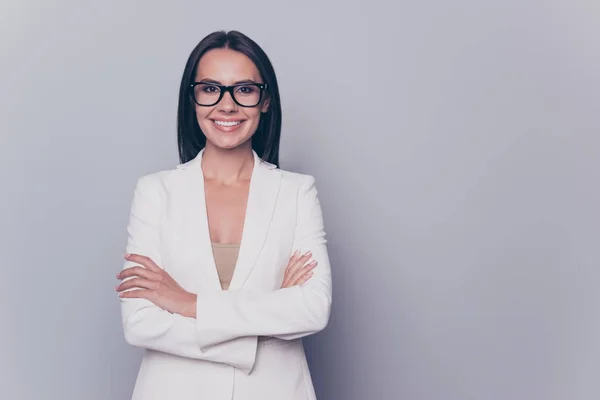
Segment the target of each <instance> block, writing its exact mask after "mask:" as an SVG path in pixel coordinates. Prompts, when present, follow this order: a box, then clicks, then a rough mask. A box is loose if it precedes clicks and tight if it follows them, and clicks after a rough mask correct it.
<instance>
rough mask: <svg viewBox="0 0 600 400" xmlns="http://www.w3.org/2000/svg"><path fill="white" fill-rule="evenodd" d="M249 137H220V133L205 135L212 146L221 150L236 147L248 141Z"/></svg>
mask: <svg viewBox="0 0 600 400" xmlns="http://www.w3.org/2000/svg"><path fill="white" fill-rule="evenodd" d="M250 139H251V137H247V138H234V137H229V138H224V137H220V135H216V136H215V135H210V136H207V137H206V140H207V141H209V142H210V143H211V144H212V145H213V146H215V147H216V148H219V149H222V150H232V149H235V148H238V147H240V146H242V145H244V144H245V143H247V142H248V141H250Z"/></svg>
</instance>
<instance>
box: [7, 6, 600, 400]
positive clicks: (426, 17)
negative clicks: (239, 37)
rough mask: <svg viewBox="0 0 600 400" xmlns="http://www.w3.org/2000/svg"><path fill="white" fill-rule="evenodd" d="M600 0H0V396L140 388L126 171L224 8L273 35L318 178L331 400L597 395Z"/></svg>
mask: <svg viewBox="0 0 600 400" xmlns="http://www.w3.org/2000/svg"><path fill="white" fill-rule="evenodd" d="M599 4H600V3H598V2H597V1H596V0H588V1H585V0H569V1H567V0H562V1H560V0H539V1H523V0H520V1H517V0H488V1H481V0H457V1H454V2H449V1H443V0H429V1H421V2H407V1H384V0H372V1H360V2H357V1H351V0H348V1H341V0H337V1H320V2H317V1H303V2H284V1H276V0H256V1H240V0H237V1H228V2H220V1H212V2H208V1H155V0H148V1H143V2H142V1H95V2H92V1H88V2H83V1H74V0H73V1H69V0H55V1H45V2H42V1H37V2H36V1H28V0H2V1H1V2H0V46H1V47H0V54H1V55H0V132H1V136H0V184H1V185H0V188H1V190H2V192H1V195H0V202H1V203H0V206H1V207H0V218H1V219H0V256H1V258H0V260H1V263H2V264H1V270H0V271H1V276H0V313H1V314H0V315H1V319H0V321H1V322H0V323H1V329H0V398H2V399H11V400H13V399H14V400H34V399H35V400H79V399H86V400H107V399H111V400H126V399H129V396H130V394H131V391H132V389H133V384H134V380H135V376H136V373H137V368H138V366H139V361H140V356H141V351H140V350H138V349H135V348H132V347H129V346H128V345H127V344H126V343H125V341H124V339H123V335H122V330H121V326H120V310H119V301H118V298H117V296H116V294H115V292H114V286H115V285H116V284H117V280H116V279H115V273H116V272H117V271H118V270H119V269H120V268H121V265H122V264H121V263H122V253H123V251H124V247H125V242H126V231H125V228H126V224H127V219H128V212H129V206H130V202H131V199H132V195H133V188H134V184H135V181H136V179H137V178H138V177H139V176H141V175H143V174H146V173H150V172H154V171H157V170H160V169H165V168H172V167H174V166H175V165H176V164H177V163H178V159H177V147H176V136H175V118H176V106H177V95H178V88H179V80H180V78H181V74H182V72H183V68H184V64H185V62H186V59H187V57H188V55H189V53H190V52H191V50H192V48H193V47H194V46H195V45H196V44H197V42H198V41H199V40H200V39H201V38H202V37H203V36H205V35H206V34H208V33H210V32H212V31H213V30H217V29H237V30H240V31H242V32H244V33H246V34H247V35H249V36H250V37H252V38H253V39H255V40H256V41H257V42H258V43H259V44H260V45H261V46H263V47H264V49H265V50H266V52H267V54H268V55H269V56H270V58H271V60H272V62H273V64H274V66H275V69H276V72H277V75H278V79H279V82H280V86H281V96H282V102H283V109H284V121H283V136H282V145H281V146H282V148H281V161H282V162H281V164H282V167H283V168H285V169H291V170H294V171H298V172H303V173H310V174H313V175H314V176H315V177H316V179H317V188H318V189H319V195H320V198H321V203H322V206H323V211H324V215H325V224H326V229H327V232H328V237H329V249H330V255H331V262H332V266H333V273H334V307H333V314H332V317H331V322H330V325H329V326H328V328H327V329H326V330H325V331H324V332H322V333H320V334H318V335H315V336H314V337H311V338H310V339H307V340H306V347H307V352H308V356H309V361H310V366H311V369H312V373H313V377H314V381H315V385H316V388H317V392H318V394H319V399H320V400H341V399H343V400H367V399H368V400H371V399H377V400H378V399H382V400H383V399H386V400H387V399H407V400H468V399H474V400H507V399H516V400H521V399H522V400H595V399H598V398H600V380H599V379H598V371H600V345H599V338H600V311H599V310H600V291H599V290H598V287H599V284H600V270H599V266H600V265H599V263H600V246H599V244H598V241H599V238H600V213H599V211H598V208H599V205H600V189H599V185H598V183H599V171H600V169H599V168H600V137H599V134H600V118H599V117H600V95H599V93H600V41H599V40H598V37H599V35H600V24H598V21H600V5H599Z"/></svg>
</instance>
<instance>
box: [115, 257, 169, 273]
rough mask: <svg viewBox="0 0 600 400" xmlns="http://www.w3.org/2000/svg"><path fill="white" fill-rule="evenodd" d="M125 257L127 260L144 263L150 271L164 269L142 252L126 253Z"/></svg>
mask: <svg viewBox="0 0 600 400" xmlns="http://www.w3.org/2000/svg"><path fill="white" fill-rule="evenodd" d="M124 258H125V259H126V260H127V261H131V262H134V263H138V264H142V265H143V266H144V267H146V268H148V269H149V270H150V271H153V272H159V271H160V270H162V268H160V267H159V266H158V265H156V263H155V262H154V261H153V260H152V259H151V258H150V257H146V256H142V255H140V254H129V253H126V254H125V255H124Z"/></svg>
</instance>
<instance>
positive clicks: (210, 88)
mask: <svg viewBox="0 0 600 400" xmlns="http://www.w3.org/2000/svg"><path fill="white" fill-rule="evenodd" d="M202 91H203V92H206V93H218V92H219V88H218V87H216V86H213V85H205V86H204V87H203V88H202Z"/></svg>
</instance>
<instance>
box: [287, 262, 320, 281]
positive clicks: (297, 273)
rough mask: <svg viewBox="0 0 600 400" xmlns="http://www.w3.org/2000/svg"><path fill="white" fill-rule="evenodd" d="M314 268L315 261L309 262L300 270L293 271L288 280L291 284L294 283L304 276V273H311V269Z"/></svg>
mask: <svg viewBox="0 0 600 400" xmlns="http://www.w3.org/2000/svg"><path fill="white" fill-rule="evenodd" d="M316 266H317V262H316V261H311V262H310V263H308V264H306V265H305V266H303V267H302V268H298V269H297V270H296V271H294V274H293V275H292V277H291V279H290V280H291V281H292V282H296V281H297V280H298V279H299V278H300V277H302V276H303V275H304V274H306V273H308V272H310V271H312V270H313V269H315V268H316Z"/></svg>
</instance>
